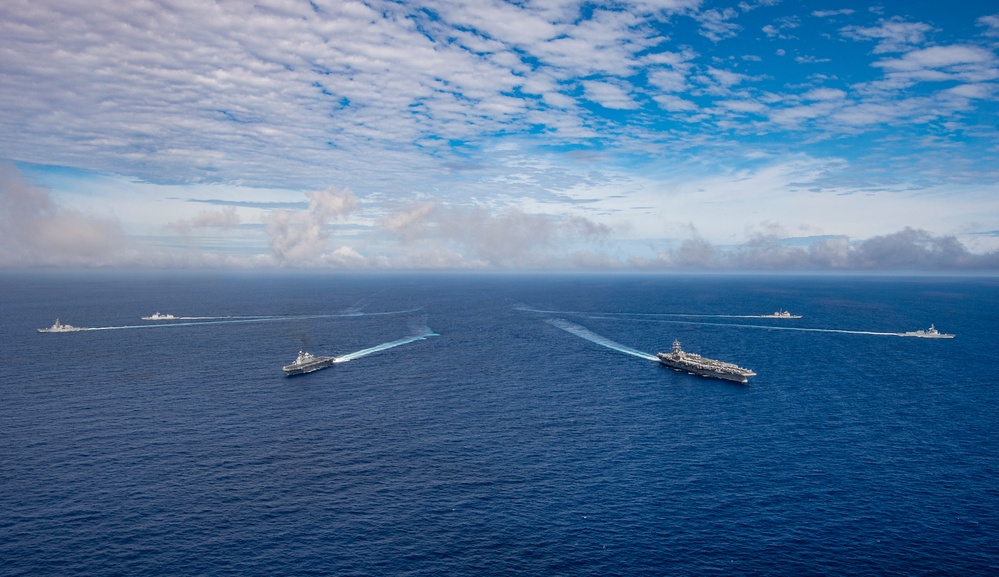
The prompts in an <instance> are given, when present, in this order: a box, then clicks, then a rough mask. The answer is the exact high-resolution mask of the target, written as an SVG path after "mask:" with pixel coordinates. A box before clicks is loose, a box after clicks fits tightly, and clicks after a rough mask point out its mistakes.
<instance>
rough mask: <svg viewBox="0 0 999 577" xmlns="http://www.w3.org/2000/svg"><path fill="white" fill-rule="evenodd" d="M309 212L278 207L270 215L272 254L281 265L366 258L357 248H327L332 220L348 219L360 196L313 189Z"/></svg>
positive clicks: (348, 262) (268, 231)
mask: <svg viewBox="0 0 999 577" xmlns="http://www.w3.org/2000/svg"><path fill="white" fill-rule="evenodd" d="M306 196H308V198H309V208H308V210H307V211H291V210H284V209H280V210H275V211H273V212H272V213H271V214H270V215H269V216H268V217H267V218H266V223H265V224H266V225H267V236H268V238H269V240H270V246H271V254H272V256H273V257H274V259H275V261H276V262H277V263H278V264H281V265H290V266H318V265H338V266H343V265H346V264H352V265H356V264H357V263H358V262H359V260H360V259H363V257H361V256H360V255H359V254H357V252H356V251H355V250H354V249H349V248H345V247H339V248H338V249H336V250H334V251H333V252H328V251H327V240H328V238H329V233H328V232H327V231H326V226H327V224H328V223H329V222H330V221H336V220H339V219H342V218H346V217H347V216H348V215H349V214H350V213H351V212H353V211H354V210H355V209H356V208H357V198H356V197H355V196H354V194H353V193H352V192H350V191H349V190H343V191H338V190H336V189H333V188H327V189H326V190H322V191H315V192H309V193H307V194H306Z"/></svg>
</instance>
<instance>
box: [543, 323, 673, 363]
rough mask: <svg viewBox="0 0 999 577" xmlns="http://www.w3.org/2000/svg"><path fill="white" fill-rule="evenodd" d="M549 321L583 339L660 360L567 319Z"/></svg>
mask: <svg viewBox="0 0 999 577" xmlns="http://www.w3.org/2000/svg"><path fill="white" fill-rule="evenodd" d="M548 322H549V323H550V324H551V325H552V326H555V327H558V328H560V329H562V330H563V331H565V332H567V333H570V334H573V335H576V336H577V337H579V338H581V339H586V340H588V341H590V342H591V343H596V344H598V345H600V346H602V347H607V348H608V349H612V350H615V351H618V352H621V353H624V354H626V355H631V356H633V357H638V358H640V359H645V360H648V361H658V360H659V359H658V358H657V357H656V356H655V355H650V354H649V353H643V352H642V351H637V350H635V349H633V348H631V347H626V346H624V345H622V344H621V343H616V342H614V341H612V340H610V339H608V338H606V337H603V336H600V335H598V334H597V333H595V332H593V331H591V330H590V329H588V328H586V327H583V326H580V325H577V324H576V323H570V322H569V321H567V320H565V319H549V320H548Z"/></svg>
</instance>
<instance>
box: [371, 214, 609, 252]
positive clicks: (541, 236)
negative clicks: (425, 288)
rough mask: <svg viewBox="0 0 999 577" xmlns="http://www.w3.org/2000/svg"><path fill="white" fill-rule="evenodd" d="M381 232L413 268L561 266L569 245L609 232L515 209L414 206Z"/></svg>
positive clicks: (385, 224)
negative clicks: (397, 242)
mask: <svg viewBox="0 0 999 577" xmlns="http://www.w3.org/2000/svg"><path fill="white" fill-rule="evenodd" d="M381 224H382V226H383V227H384V228H385V229H386V230H388V231H390V232H392V233H393V234H394V235H395V236H397V237H398V238H399V239H401V240H402V241H404V242H405V243H406V244H407V245H408V246H409V247H410V252H409V253H408V254H407V257H406V258H407V259H409V264H410V265H414V264H415V265H417V266H442V265H444V264H445V263H446V266H497V267H538V266H565V265H566V264H567V261H566V260H565V259H563V258H562V257H560V256H559V255H560V254H561V253H562V251H564V250H565V248H566V247H567V246H571V245H572V244H573V243H575V242H600V241H603V240H604V239H606V238H607V237H608V235H609V234H610V232H611V230H610V228H609V227H607V226H606V225H603V224H600V223H597V222H594V221H592V220H590V219H587V218H584V217H580V216H568V217H555V216H552V215H547V214H533V213H528V212H524V211H523V210H520V209H517V208H507V209H505V210H501V211H499V212H494V211H491V210H488V209H486V208H484V207H478V206H473V207H466V206H444V205H441V204H438V203H420V204H416V205H414V206H412V207H409V208H408V209H406V210H403V211H401V212H400V213H399V214H397V215H395V216H392V217H389V218H385V219H383V220H382V222H381Z"/></svg>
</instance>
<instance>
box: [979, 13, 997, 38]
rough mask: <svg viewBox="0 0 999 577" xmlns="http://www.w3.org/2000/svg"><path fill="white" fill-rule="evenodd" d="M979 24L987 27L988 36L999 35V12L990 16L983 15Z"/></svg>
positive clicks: (986, 33)
mask: <svg viewBox="0 0 999 577" xmlns="http://www.w3.org/2000/svg"><path fill="white" fill-rule="evenodd" d="M977 24H978V25H979V26H984V27H985V32H984V34H985V35H986V36H993V37H994V36H999V13H997V14H992V15H990V16H982V17H981V18H979V19H978V21H977Z"/></svg>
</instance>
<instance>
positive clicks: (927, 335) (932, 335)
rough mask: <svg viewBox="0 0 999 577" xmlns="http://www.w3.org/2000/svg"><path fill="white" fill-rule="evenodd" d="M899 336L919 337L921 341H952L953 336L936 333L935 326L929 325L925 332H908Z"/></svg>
mask: <svg viewBox="0 0 999 577" xmlns="http://www.w3.org/2000/svg"><path fill="white" fill-rule="evenodd" d="M899 335H900V336H903V337H919V338H921V339H952V338H954V335H949V334H945V333H942V332H940V331H938V330H937V328H936V327H935V326H933V325H930V328H928V329H926V330H925V331H924V330H918V331H909V332H905V333H899Z"/></svg>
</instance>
